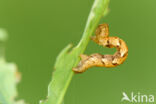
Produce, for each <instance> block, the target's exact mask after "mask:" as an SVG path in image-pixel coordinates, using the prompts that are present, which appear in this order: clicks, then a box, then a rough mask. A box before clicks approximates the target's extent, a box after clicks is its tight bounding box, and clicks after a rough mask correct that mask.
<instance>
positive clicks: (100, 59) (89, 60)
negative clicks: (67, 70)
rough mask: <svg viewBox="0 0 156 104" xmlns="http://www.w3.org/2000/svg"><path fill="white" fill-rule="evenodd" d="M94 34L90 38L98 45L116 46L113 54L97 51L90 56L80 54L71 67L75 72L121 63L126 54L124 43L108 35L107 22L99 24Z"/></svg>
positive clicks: (126, 49) (114, 65) (126, 48)
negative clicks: (76, 64) (75, 63)
mask: <svg viewBox="0 0 156 104" xmlns="http://www.w3.org/2000/svg"><path fill="white" fill-rule="evenodd" d="M95 34H96V36H93V37H92V38H91V39H92V40H93V41H94V42H96V43H97V44H99V45H102V46H104V47H108V48H114V47H115V48H116V49H117V52H116V53H115V54H114V55H101V54H98V53H95V54H92V55H90V56H88V55H84V54H81V55H80V57H81V61H80V63H79V64H78V66H77V67H75V68H73V71H74V72H76V73H82V72H84V71H86V70H87V69H88V68H90V67H94V66H97V67H116V66H118V65H120V64H122V63H123V62H124V61H125V59H126V58H127V56H128V47H127V45H126V43H125V42H124V41H123V40H122V39H120V38H118V37H109V27H108V24H100V25H99V26H98V28H97V29H96V32H95Z"/></svg>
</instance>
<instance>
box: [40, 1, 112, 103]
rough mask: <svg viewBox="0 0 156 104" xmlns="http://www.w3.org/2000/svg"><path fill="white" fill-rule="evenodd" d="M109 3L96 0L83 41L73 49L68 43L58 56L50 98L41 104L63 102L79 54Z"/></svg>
mask: <svg viewBox="0 0 156 104" xmlns="http://www.w3.org/2000/svg"><path fill="white" fill-rule="evenodd" d="M108 3H109V0H95V2H94V4H93V7H92V9H91V12H90V15H89V17H88V21H87V24H86V27H85V30H84V33H83V36H82V39H81V41H80V42H79V44H78V45H77V46H76V47H75V48H73V49H71V45H68V46H67V47H66V48H65V49H64V50H63V51H62V52H61V53H60V55H59V56H58V57H57V60H56V63H55V67H54V68H55V69H54V72H53V74H52V81H51V82H50V84H49V87H48V98H47V100H46V101H41V102H40V103H41V104H62V103H63V99H64V95H65V93H66V90H67V88H68V86H69V84H70V82H71V80H72V77H73V75H74V72H73V71H72V68H73V67H75V66H76V65H77V64H78V62H79V60H80V58H79V55H80V54H82V53H83V52H84V51H85V49H86V47H87V45H88V42H89V40H90V37H91V35H92V34H93V32H94V30H95V28H96V27H97V25H98V23H99V21H100V19H101V17H102V16H103V15H106V14H107V12H108ZM69 50H71V51H69Z"/></svg>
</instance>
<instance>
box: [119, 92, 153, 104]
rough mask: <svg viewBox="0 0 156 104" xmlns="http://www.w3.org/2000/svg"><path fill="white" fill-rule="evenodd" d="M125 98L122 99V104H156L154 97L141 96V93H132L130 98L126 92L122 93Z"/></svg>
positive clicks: (150, 95)
mask: <svg viewBox="0 0 156 104" xmlns="http://www.w3.org/2000/svg"><path fill="white" fill-rule="evenodd" d="M122 95H123V97H122V99H121V102H126V101H127V102H131V103H144V102H145V103H154V95H152V94H149V95H146V94H141V93H140V92H138V93H134V92H131V93H130V94H129V96H128V94H126V92H123V93H122Z"/></svg>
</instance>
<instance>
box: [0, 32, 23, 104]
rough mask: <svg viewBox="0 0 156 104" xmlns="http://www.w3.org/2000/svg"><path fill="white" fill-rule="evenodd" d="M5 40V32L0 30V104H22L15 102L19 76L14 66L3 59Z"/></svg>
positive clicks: (21, 103) (21, 102)
mask: <svg viewBox="0 0 156 104" xmlns="http://www.w3.org/2000/svg"><path fill="white" fill-rule="evenodd" d="M6 40H7V34H6V31H5V30H3V29H0V104H24V102H23V101H15V98H16V96H17V91H16V84H17V82H18V81H19V76H20V75H19V73H18V72H17V68H16V65H15V64H13V63H7V62H6V61H5V59H4V43H5V42H6Z"/></svg>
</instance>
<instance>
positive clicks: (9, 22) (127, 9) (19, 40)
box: [0, 0, 156, 104]
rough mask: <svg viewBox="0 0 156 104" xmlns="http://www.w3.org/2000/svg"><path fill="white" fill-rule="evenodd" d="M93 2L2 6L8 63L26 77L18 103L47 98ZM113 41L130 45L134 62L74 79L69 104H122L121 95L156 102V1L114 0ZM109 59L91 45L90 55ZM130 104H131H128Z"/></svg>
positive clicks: (55, 0)
mask: <svg viewBox="0 0 156 104" xmlns="http://www.w3.org/2000/svg"><path fill="white" fill-rule="evenodd" d="M92 4H93V0H0V27H1V28H5V29H7V31H8V33H9V41H8V43H7V48H6V58H7V60H8V61H9V62H15V63H16V64H17V65H18V69H19V71H20V72H21V73H22V81H21V83H20V84H19V85H18V91H19V98H24V99H25V100H26V102H29V103H30V104H38V102H39V100H41V99H45V98H46V96H47V86H48V84H49V82H50V80H51V77H52V71H53V65H54V62H55V59H56V57H57V55H58V54H59V52H60V51H61V50H62V49H63V48H64V47H65V46H66V45H67V44H69V43H73V44H74V45H76V44H77V43H78V41H79V40H80V38H81V36H82V33H83V30H84V27H85V23H86V20H87V17H88V14H89V11H90V8H91V6H92ZM109 7H110V13H109V14H108V15H107V16H106V17H105V18H102V19H101V21H100V23H108V24H109V26H110V34H111V36H118V37H120V38H122V39H123V40H125V41H126V43H127V44H128V47H129V56H128V59H127V60H126V62H125V63H124V64H122V65H121V66H119V67H116V68H111V69H107V68H91V69H89V70H88V71H87V72H86V73H83V74H78V75H75V76H74V78H73V80H72V82H71V84H70V87H69V89H68V91H67V94H66V96H65V101H64V102H65V104H120V103H121V98H122V92H123V91H124V92H126V93H128V94H130V93H131V92H132V91H133V92H134V93H137V92H140V93H142V94H147V95H148V94H153V95H155V96H156V65H155V62H156V60H155V58H156V54H155V53H156V47H155V44H156V29H155V28H156V1H155V0H148V1H147V0H111V2H110V6H109ZM96 52H98V53H102V54H110V53H113V52H115V49H107V48H102V47H100V46H98V45H96V44H95V43H94V42H92V41H90V43H89V45H88V47H87V50H86V51H85V53H86V54H91V53H96ZM126 104H128V103H126Z"/></svg>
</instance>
